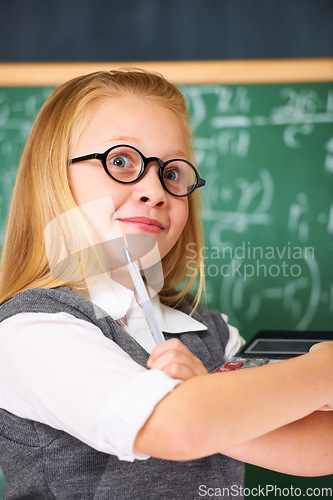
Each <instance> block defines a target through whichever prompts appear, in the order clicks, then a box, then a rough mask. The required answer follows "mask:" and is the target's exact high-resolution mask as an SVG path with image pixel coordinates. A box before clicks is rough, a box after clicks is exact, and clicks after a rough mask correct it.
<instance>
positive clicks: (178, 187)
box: [106, 146, 196, 196]
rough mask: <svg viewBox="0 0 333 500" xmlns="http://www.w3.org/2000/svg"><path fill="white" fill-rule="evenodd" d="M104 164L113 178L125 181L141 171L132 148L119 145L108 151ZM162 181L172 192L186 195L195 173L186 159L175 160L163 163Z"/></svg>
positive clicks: (140, 162)
mask: <svg viewBox="0 0 333 500" xmlns="http://www.w3.org/2000/svg"><path fill="white" fill-rule="evenodd" d="M106 166H107V169H108V171H109V173H110V174H111V176H112V177H113V178H114V179H117V180H118V181H120V182H125V183H126V182H133V181H135V179H137V178H138V177H139V175H140V173H141V171H142V166H143V160H142V158H141V156H140V155H139V153H138V152H137V151H135V150H134V149H131V148H129V147H126V146H119V147H116V148H113V149H112V150H111V151H110V152H109V154H108V156H107V158H106ZM163 182H164V184H165V186H166V188H167V189H168V190H169V191H170V192H171V193H172V194H175V195H178V196H182V195H186V194H187V193H188V192H190V191H192V189H193V187H194V185H195V183H196V173H195V171H194V169H193V168H192V167H191V166H190V165H189V164H188V163H187V162H186V161H183V160H175V161H172V162H170V163H167V165H165V167H164V170H163Z"/></svg>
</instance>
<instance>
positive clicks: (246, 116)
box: [0, 83, 333, 498]
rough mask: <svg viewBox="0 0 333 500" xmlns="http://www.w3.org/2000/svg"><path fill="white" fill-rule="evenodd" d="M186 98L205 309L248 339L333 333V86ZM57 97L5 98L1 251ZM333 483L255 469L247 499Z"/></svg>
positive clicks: (0, 126)
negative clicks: (45, 112) (261, 333)
mask: <svg viewBox="0 0 333 500" xmlns="http://www.w3.org/2000/svg"><path fill="white" fill-rule="evenodd" d="M180 88H181V90H182V91H183V93H184V94H185V97H186V99H187V102H188V105H189V108H190V113H191V122H192V129H193V132H194V141H195V142H194V144H195V152H196V159H197V163H198V166H199V168H200V171H201V174H202V176H203V177H204V178H205V179H206V180H207V185H206V187H205V188H203V189H202V190H201V191H202V193H203V206H204V210H203V216H204V231H205V238H206V246H205V258H206V259H205V261H206V278H207V294H206V302H207V304H209V305H210V306H212V307H214V308H216V309H219V310H221V311H223V312H224V313H226V314H228V315H229V320H230V322H231V323H233V324H234V325H235V326H237V327H238V328H239V329H240V330H241V333H242V334H243V335H244V337H246V338H249V337H250V336H251V335H252V334H254V333H255V332H256V331H257V330H259V329H262V328H267V329H277V328H283V329H305V330H319V329H324V330H329V329H332V325H333V265H332V263H333V238H332V237H333V85H332V84H331V83H299V84H295V83H293V84H279V85H275V84H268V85H267V84H265V85H259V84H258V85H257V84H256V85H183V86H180ZM51 91H52V88H46V87H27V88H4V87H3V88H0V172H1V184H0V240H1V241H2V239H3V234H4V227H5V219H6V214H7V210H8V204H9V199H10V193H11V189H12V186H13V182H14V178H15V173H16V169H17V165H18V161H19V157H20V154H21V152H22V148H23V144H24V142H25V140H26V138H27V135H28V133H29V130H30V127H31V125H32V122H33V120H34V118H35V116H36V114H37V112H38V110H39V108H40V106H41V105H42V103H43V102H44V100H45V99H46V98H47V96H48V95H49V94H50V92H51ZM197 250H198V249H195V248H193V247H192V248H191V251H192V255H194V252H196V251H197ZM192 266H193V263H192V262H191V259H189V260H188V272H189V273H191V272H192V269H193V267H192ZM331 483H332V478H331V477H329V478H318V479H313V478H311V479H305V478H302V479H297V478H293V477H289V476H282V475H280V474H275V473H270V472H267V473H266V472H265V473H263V471H262V469H256V468H253V467H248V468H247V484H248V485H249V487H258V485H259V484H262V485H265V484H271V485H280V486H281V485H283V487H286V488H288V487H289V488H290V487H291V486H294V487H297V486H299V487H300V488H304V489H305V488H306V487H323V486H329V485H331ZM304 491H305V490H304ZM275 493H276V492H275ZM267 496H270V494H268V495H267ZM275 496H276V495H275ZM271 497H272V498H273V497H274V493H272V494H271Z"/></svg>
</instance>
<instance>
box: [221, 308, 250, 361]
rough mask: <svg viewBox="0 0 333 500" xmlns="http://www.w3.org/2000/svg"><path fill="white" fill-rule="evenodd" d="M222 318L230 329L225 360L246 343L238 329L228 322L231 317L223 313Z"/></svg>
mask: <svg viewBox="0 0 333 500" xmlns="http://www.w3.org/2000/svg"><path fill="white" fill-rule="evenodd" d="M222 319H223V320H224V321H225V322H226V324H227V326H228V329H229V340H228V343H227V345H226V348H225V352H224V361H228V359H230V358H232V356H234V355H235V354H236V353H237V351H238V350H239V349H240V348H241V347H242V345H244V344H245V340H244V339H243V337H242V336H241V335H240V333H239V331H238V329H237V328H236V327H234V326H232V325H230V324H229V323H228V321H229V319H228V316H227V315H226V314H222Z"/></svg>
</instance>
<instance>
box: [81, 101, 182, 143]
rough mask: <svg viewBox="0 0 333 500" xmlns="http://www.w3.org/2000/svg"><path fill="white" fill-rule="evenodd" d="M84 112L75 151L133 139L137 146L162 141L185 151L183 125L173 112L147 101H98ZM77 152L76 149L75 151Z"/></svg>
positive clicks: (163, 106)
mask: <svg viewBox="0 0 333 500" xmlns="http://www.w3.org/2000/svg"><path fill="white" fill-rule="evenodd" d="M89 108H90V109H89V110H88V111H87V119H86V120H84V121H85V126H84V127H83V131H82V133H81V135H80V137H79V139H78V143H77V147H78V148H79V149H81V148H82V147H83V144H85V145H86V146H88V145H91V146H93V145H96V146H102V145H103V144H105V145H106V146H107V144H108V143H110V145H112V144H111V143H112V142H113V141H118V140H119V139H125V138H127V137H128V138H134V139H137V140H138V143H139V144H134V145H138V146H139V145H140V143H143V144H146V143H149V142H150V143H151V144H154V143H156V142H161V141H163V142H164V143H170V142H172V143H173V144H174V146H176V147H178V148H180V147H182V148H186V149H187V150H188V149H189V134H188V128H187V125H186V123H185V122H184V120H183V119H181V118H180V117H179V116H178V115H177V114H176V113H175V111H173V110H172V109H170V108H168V107H166V106H165V105H162V104H160V103H159V102H157V101H156V100H153V99H151V98H142V97H136V96H124V97H108V98H103V99H99V100H98V101H96V102H95V103H94V104H93V105H92V106H90V107H89ZM75 149H77V148H75Z"/></svg>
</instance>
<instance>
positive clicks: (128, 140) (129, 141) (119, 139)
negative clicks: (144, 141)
mask: <svg viewBox="0 0 333 500" xmlns="http://www.w3.org/2000/svg"><path fill="white" fill-rule="evenodd" d="M111 142H119V144H128V146H133V144H132V143H134V144H136V143H138V142H139V139H138V138H137V137H114V138H112V139H109V140H107V141H104V142H103V144H109V143H111ZM115 146H117V144H115ZM134 147H136V148H137V149H139V150H140V151H141V149H140V148H139V147H137V146H134ZM168 156H169V155H168ZM178 156H180V157H181V158H188V157H189V156H190V155H189V153H188V154H186V153H185V151H182V150H180V149H177V150H176V151H173V152H172V154H170V157H171V159H172V158H177V157H178Z"/></svg>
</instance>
